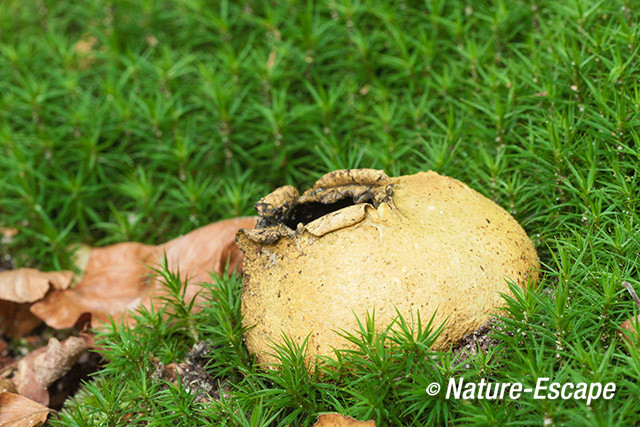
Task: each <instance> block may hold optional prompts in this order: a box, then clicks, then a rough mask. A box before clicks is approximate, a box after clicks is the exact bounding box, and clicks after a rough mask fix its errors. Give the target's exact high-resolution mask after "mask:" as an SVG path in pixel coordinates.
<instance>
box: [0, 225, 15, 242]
mask: <svg viewBox="0 0 640 427" xmlns="http://www.w3.org/2000/svg"><path fill="white" fill-rule="evenodd" d="M16 234H18V229H17V228H7V227H0V236H1V237H0V243H3V244H8V243H11V241H12V240H13V238H14V237H15V236H16Z"/></svg>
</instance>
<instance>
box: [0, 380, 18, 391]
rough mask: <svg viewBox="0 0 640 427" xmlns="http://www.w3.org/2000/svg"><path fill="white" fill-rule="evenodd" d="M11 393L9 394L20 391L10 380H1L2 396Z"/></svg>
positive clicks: (0, 389)
mask: <svg viewBox="0 0 640 427" xmlns="http://www.w3.org/2000/svg"><path fill="white" fill-rule="evenodd" d="M5 392H9V393H17V392H18V389H16V385H15V384H14V383H13V381H11V380H8V379H2V380H0V394H2V393H5Z"/></svg>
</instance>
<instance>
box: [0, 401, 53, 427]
mask: <svg viewBox="0 0 640 427" xmlns="http://www.w3.org/2000/svg"><path fill="white" fill-rule="evenodd" d="M48 415H49V408H47V407H46V406H43V405H41V404H39V403H37V402H34V401H33V400H31V399H29V398H27V397H24V396H20V395H19V394H15V393H9V392H4V393H2V394H0V426H15V427H18V426H35V425H37V424H38V423H44V422H45V421H47V416H48Z"/></svg>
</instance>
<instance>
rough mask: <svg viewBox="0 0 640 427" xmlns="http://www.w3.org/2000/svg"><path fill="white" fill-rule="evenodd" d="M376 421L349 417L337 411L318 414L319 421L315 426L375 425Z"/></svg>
mask: <svg viewBox="0 0 640 427" xmlns="http://www.w3.org/2000/svg"><path fill="white" fill-rule="evenodd" d="M375 425H376V423H375V421H373V420H369V421H358V420H356V419H355V418H351V417H347V416H345V415H341V414H337V413H329V414H320V415H318V421H316V423H315V424H314V427H351V426H353V427H357V426H372V427H375Z"/></svg>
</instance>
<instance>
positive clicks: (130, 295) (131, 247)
mask: <svg viewBox="0 0 640 427" xmlns="http://www.w3.org/2000/svg"><path fill="white" fill-rule="evenodd" d="M254 226H255V218H253V217H247V218H235V219H228V220H224V221H218V222H215V223H213V224H209V225H207V226H205V227H202V228H199V229H197V230H194V231H192V232H190V233H188V234H185V235H184V236H181V237H178V238H176V239H173V240H171V241H169V242H167V243H165V244H162V245H159V246H150V245H144V244H142V243H119V244H117V245H112V246H107V247H104V248H95V249H92V251H91V256H90V258H89V262H88V264H87V268H86V270H85V273H84V276H83V277H82V279H81V280H80V282H79V283H78V285H77V286H75V287H74V288H73V289H67V290H64V291H53V292H50V293H49V294H47V296H46V297H45V298H44V299H43V300H42V301H39V302H37V303H35V304H33V305H32V306H31V312H32V313H33V314H35V315H36V316H38V317H39V318H40V319H42V320H44V321H45V322H46V323H47V325H49V326H51V327H53V328H57V329H64V328H70V327H72V326H73V325H74V324H75V323H76V321H77V320H78V318H79V317H80V316H81V315H82V314H83V313H91V315H92V317H93V319H95V320H97V321H98V322H105V321H107V320H108V318H109V317H110V316H111V317H113V318H114V319H116V320H118V319H120V318H122V317H123V316H124V315H125V313H126V312H127V311H128V310H132V309H135V308H137V307H139V306H141V305H142V306H147V307H148V306H150V304H151V300H152V299H153V298H155V297H156V296H158V295H160V294H161V293H162V287H161V286H160V284H159V283H158V282H157V281H156V280H150V277H151V276H152V275H153V273H154V272H153V270H152V268H151V267H157V266H158V265H159V264H160V263H161V262H162V259H163V256H164V253H165V252H166V255H167V261H168V263H169V267H170V269H171V270H172V271H174V272H175V271H176V270H179V271H180V275H181V277H182V278H189V279H190V284H189V288H188V289H187V295H186V298H190V297H192V296H193V295H195V294H196V293H197V292H198V291H199V290H200V289H201V287H200V286H198V282H204V281H208V280H210V279H209V274H210V273H211V272H214V271H215V272H217V273H222V272H223V270H224V267H225V264H226V262H227V259H229V269H230V270H235V269H239V267H240V263H241V260H242V253H241V252H240V251H239V250H238V248H237V247H236V245H235V234H236V232H237V231H238V230H239V229H240V228H252V227H254Z"/></svg>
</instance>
